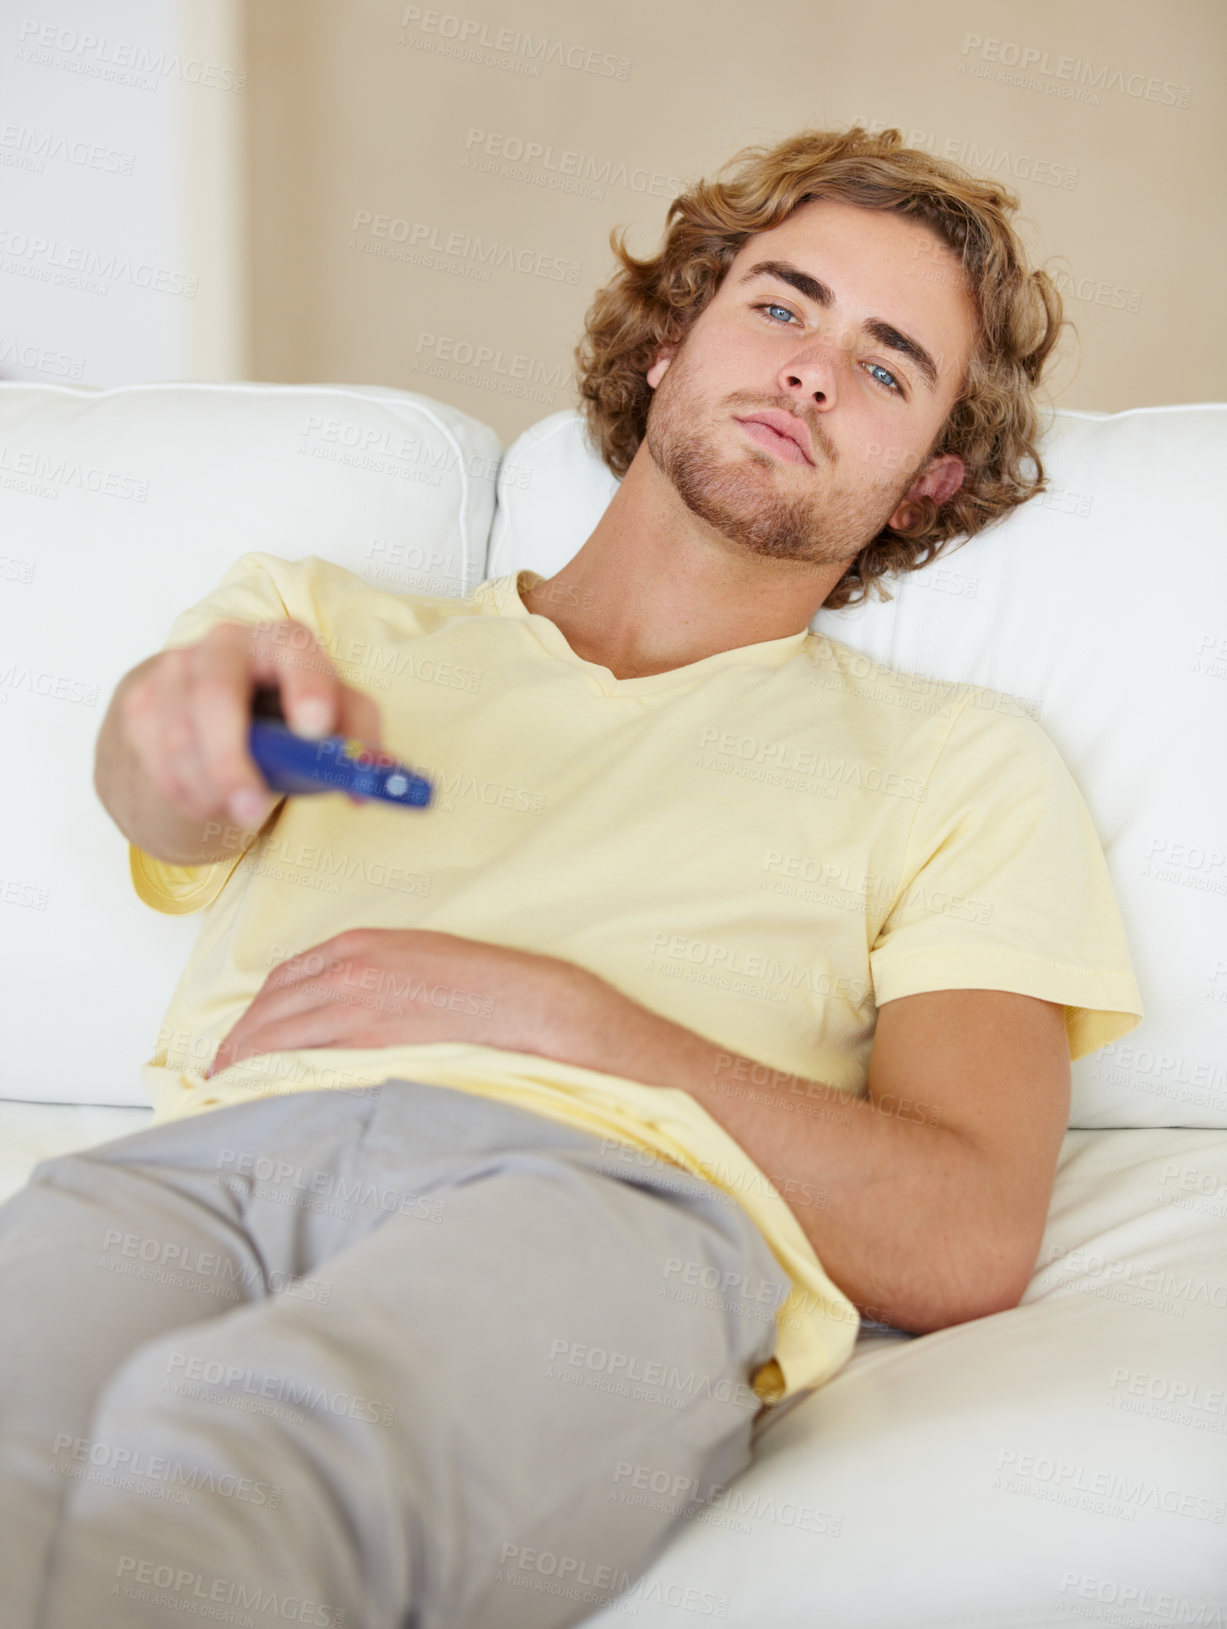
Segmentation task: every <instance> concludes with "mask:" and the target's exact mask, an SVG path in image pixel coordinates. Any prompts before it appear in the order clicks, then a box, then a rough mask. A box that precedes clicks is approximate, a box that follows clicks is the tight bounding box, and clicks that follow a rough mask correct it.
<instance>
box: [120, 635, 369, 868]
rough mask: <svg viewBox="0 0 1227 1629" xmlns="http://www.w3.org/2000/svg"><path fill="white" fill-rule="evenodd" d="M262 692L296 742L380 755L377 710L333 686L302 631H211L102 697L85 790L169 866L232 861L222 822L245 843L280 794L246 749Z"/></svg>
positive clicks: (329, 668) (323, 659)
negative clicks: (324, 741)
mask: <svg viewBox="0 0 1227 1629" xmlns="http://www.w3.org/2000/svg"><path fill="white" fill-rule="evenodd" d="M287 630H292V638H291V637H289V636H288V634H287ZM260 685H269V686H275V687H276V689H277V691H278V693H279V696H280V701H281V707H282V711H283V712H284V714H285V720H286V723H287V724H288V726H289V728H290V729H291V730H293V731H294V732H295V733H296V734H298V735H304V736H308V737H310V738H312V739H314V740H319V739H321V738H322V737H324V736H326V735H330V734H333V733H336V734H341V735H346V736H353V737H357V738H358V739H359V740H361V741H363V742H364V743H366V744H367V745H368V746H370V747H372V748H375V749H379V748H380V747H381V745H382V742H381V738H380V720H379V709H378V707H377V706H376V704H375V702H374V701H373V700H372V699H371V698H370V697H369V696H366V695H363V694H362V692H361V691H358V690H354V689H352V688H351V687H350V686H349V685H347V684H345V683H344V682H343V681H342V680H341V679H340V677H339V676H338V674H337V672H336V670H335V668H334V667H333V664H332V662H331V661H330V659H329V658H328V656H327V655H326V654H325V653H324V651H323V649H322V648H321V646H320V645H319V643H318V641H317V640H316V638H315V636H314V635H313V634H312V633H311V631H310V629H309V628H306V627H304V626H303V624H301V623H299V622H294V621H292V620H291V621H282V622H272V623H261V624H259V625H256V624H252V623H238V622H221V623H218V624H217V626H216V627H214V628H211V629H210V630H209V632H208V633H207V634H206V635H205V636H204V638H203V639H200V640H198V641H197V642H196V643H195V644H192V645H184V646H180V647H179V648H178V649H175V650H167V651H160V652H158V654H157V655H155V656H151V657H149V658H147V659H146V660H145V661H144V662H141V663H140V664H139V665H138V666H137V667H134V668H133V669H132V670H131V671H130V672H129V673H127V674H125V675H124V677H123V678H122V679H121V680H120V682H119V684H118V685H117V686H116V689H115V694H114V696H113V697H112V698H111V705H110V707H109V709H108V711H107V715H106V718H105V719H104V720H103V724H102V728H101V730H100V731H99V735H98V746H97V751H96V754H95V765H94V788H95V790H96V791H97V793H98V796H99V798H100V799H101V801H102V804H103V806H104V807H105V808H106V810H107V812H108V813H109V814H110V816H111V818H112V819H113V820H114V821H115V823H116V825H117V826H118V827H119V828H120V830H121V831H122V832H123V833H124V835H125V836H126V837H127V838H128V840H129V842H131V843H134V844H135V845H136V846H137V847H138V848H141V849H143V850H144V851H145V852H146V853H147V854H152V855H153V856H154V857H155V858H157V859H162V860H167V861H169V862H170V863H172V864H179V865H205V864H208V863H209V862H210V861H212V860H219V859H224V858H227V857H232V856H233V855H234V853H235V847H234V838H233V832H231V833H223V832H221V831H219V829H218V828H219V822H221V823H227V822H228V823H230V824H231V825H235V826H239V827H241V828H242V829H243V830H244V831H248V832H250V833H251V834H252V835H253V836H254V834H255V832H256V831H258V830H259V828H260V827H261V826H262V825H263V824H264V823H265V821H266V820H267V819H268V817H269V815H271V814H272V812H273V810H274V809H275V808H276V807H277V805H278V804H279V803H280V802H281V794H277V793H273V792H270V790H269V788H268V786H267V785H266V784H265V781H264V778H263V776H262V775H261V773H260V770H259V768H258V767H257V765H256V764H255V762H254V761H253V759H252V757H251V755H250V752H249V751H248V744H247V743H248V730H249V727H250V724H251V705H252V697H253V694H254V691H255V689H256V687H257V686H260ZM356 801H361V800H356Z"/></svg>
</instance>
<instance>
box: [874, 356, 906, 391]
mask: <svg viewBox="0 0 1227 1629" xmlns="http://www.w3.org/2000/svg"><path fill="white" fill-rule="evenodd" d="M869 366H870V367H871V368H877V370H878V372H879V373H884V374H885V375H886V377H887V378H888V379H891V380H893V381H894V382H893V384H889V385H887V386H886V387H885V388H886V389H887V390H897V391H899V394H900V395H902V394H903V391H902V389H901V387H900V385H899V381H898V380H897V379H895V376H894V374H893V373H891V372H890V370H889V369H888V368H884V367H883V366H882V364H881V363H880V362H871V363H870V364H869ZM879 383H881V381H880V380H879Z"/></svg>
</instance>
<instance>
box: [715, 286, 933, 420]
mask: <svg viewBox="0 0 1227 1629" xmlns="http://www.w3.org/2000/svg"><path fill="white" fill-rule="evenodd" d="M758 277H776V278H778V279H779V281H780V282H781V283H788V284H789V285H790V286H791V287H792V288H795V289H796V291H797V293H798V294H803V295H804V296H805V298H806V299H807V300H812V301H813V303H814V304H815V305H817V306H821V307H822V308H823V310H826V309H827V308H828V307H830V306H833V305H834V304H835V296H834V294H833V293H832V292H831V290H830V289H829V288H828V287H827V285H826V284H825V283H823V282H821V281H820V280H819V279H818V278H817V277H811V276H810V274H809V272H805V271H802V270H801V268H800V267H799V266H792V265H790V264H789V263H788V261H786V260H760V261H759V262H758V264H757V265H755V266H751V267H750V269H749V271H748V272H746V273H745V275H744V276H742V277H740V278H738V280H737V282H738V287H739V288H740V287H741V285H742V284H744V283H752V282H754V280H755V278H758ZM861 331H862V333H866V334H869V335H870V336H871V337H872V338H874V339H876V340H877V342H878V344H879V345H885V346H886V347H887V348H888V349H889V350H892V351H899V352H900V353H901V354H902V355H903V356H908V357H911V359H912V361H913V362H914V363H915V364H916V371H917V372H918V373H919V374H920V376H921V377H922V379H923V380H924V382H925V384H926V385H927V386H928V388H929V390H930V391H931V392H932V391H935V390H936V389H937V364H936V362H934V360H933V358H932V357H931V356H930V355H929V353H928V351H926V350H925V348H924V346H923V345H922V344H921V343H920V341H919V340H915V339H911V338H909V337H908V335H907V334H901V333H900V332H899V330H898V329H897V328H895V327H893V326H892V325H891V324H890V323H889V322H884V321H883V320H882V318H881V317H870V318H868V319H867V320H866V321H865V322H863V323H862V324H861Z"/></svg>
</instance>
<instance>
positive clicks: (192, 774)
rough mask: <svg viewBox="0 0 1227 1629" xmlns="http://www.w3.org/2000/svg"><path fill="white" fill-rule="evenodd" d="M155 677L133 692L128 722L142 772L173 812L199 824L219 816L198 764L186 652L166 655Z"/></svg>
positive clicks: (126, 712)
mask: <svg viewBox="0 0 1227 1629" xmlns="http://www.w3.org/2000/svg"><path fill="white" fill-rule="evenodd" d="M165 655H166V658H167V660H166V661H165V662H160V663H159V664H158V667H157V670H156V674H154V675H151V676H150V677H149V678H147V679H145V680H144V681H143V682H142V683H140V684H138V685H135V686H133V688H132V690H131V692H130V693H129V694H128V696H127V698H126V700H125V704H124V721H125V726H126V730H127V734H128V739H129V740H130V741H131V743H132V748H133V751H134V752H135V753H136V756H137V759H138V761H139V763H140V765H141V768H142V769H143V771H144V772H145V774H146V775H147V776H148V778H149V780H150V781H151V782H152V783H153V785H154V787H155V788H156V789H157V790H158V791H159V792H160V793H161V794H162V796H163V797H165V798H166V800H167V801H168V802H169V803H170V804H172V806H173V807H174V808H176V809H178V810H179V811H180V812H181V813H183V814H185V815H188V816H190V817H191V818H193V819H196V820H204V819H205V818H206V817H207V816H208V815H210V814H212V813H214V812H215V810H214V807H213V805H212V804H211V802H210V799H209V796H208V791H207V788H206V787H205V785H204V784H203V781H202V778H201V775H200V772H199V769H198V768H196V767H194V765H195V764H196V754H195V744H194V729H193V727H192V723H191V718H190V715H189V711H188V701H187V683H186V666H187V660H188V658H187V653H186V651H167V652H166V653H165Z"/></svg>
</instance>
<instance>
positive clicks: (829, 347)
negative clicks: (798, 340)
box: [778, 339, 843, 413]
mask: <svg viewBox="0 0 1227 1629" xmlns="http://www.w3.org/2000/svg"><path fill="white" fill-rule="evenodd" d="M842 363H843V354H842V352H841V351H840V349H839V347H838V346H836V345H834V344H833V343H832V342H831V341H830V340H829V339H828V340H817V341H814V342H811V343H810V344H808V345H806V346H804V347H803V348H802V349H801V350H799V351H796V352H794V353H793V355H792V356H791V357H789V359H788V361H787V362H785V363H784V365H783V366H782V367H781V368H780V371H779V375H778V380H779V385H780V390H781V392H782V394H784V395H785V396H789V397H791V398H792V399H793V400H794V401H797V404H798V407H800V406H801V405H802V404H804V405H805V406H807V407H813V408H815V409H816V410H817V411H818V412H819V413H829V412H830V410H831V408H833V407H834V406H835V402H836V399H837V396H838V391H839V370H840V367H841V366H842ZM798 398H800V400H799V401H798Z"/></svg>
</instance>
